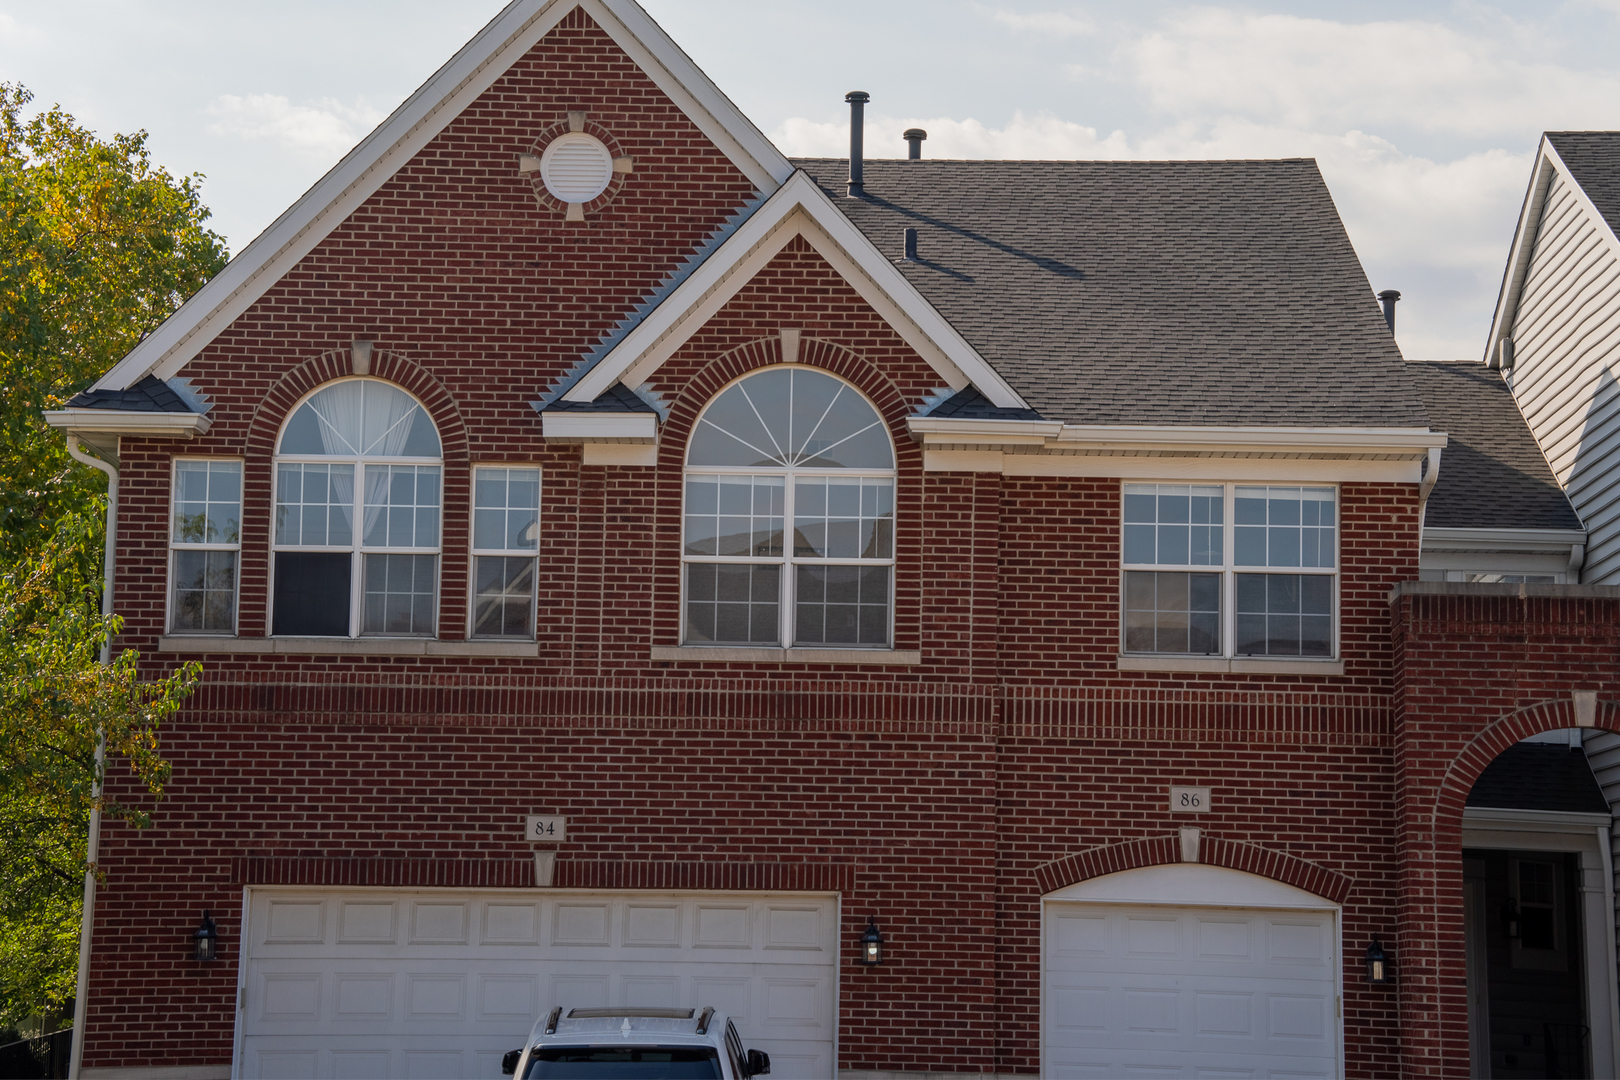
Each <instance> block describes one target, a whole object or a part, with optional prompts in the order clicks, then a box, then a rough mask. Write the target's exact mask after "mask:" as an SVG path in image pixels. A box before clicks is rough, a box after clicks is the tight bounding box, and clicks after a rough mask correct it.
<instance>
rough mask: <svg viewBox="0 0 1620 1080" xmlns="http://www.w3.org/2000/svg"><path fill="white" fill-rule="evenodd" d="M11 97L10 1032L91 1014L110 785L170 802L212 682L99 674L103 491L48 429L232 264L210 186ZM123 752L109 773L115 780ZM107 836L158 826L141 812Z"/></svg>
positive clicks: (4, 726) (1, 748) (3, 924)
mask: <svg viewBox="0 0 1620 1080" xmlns="http://www.w3.org/2000/svg"><path fill="white" fill-rule="evenodd" d="M31 99H32V95H31V94H30V93H29V92H28V91H27V90H26V89H24V88H23V87H21V86H17V85H14V84H9V83H0V1028H3V1027H5V1026H7V1025H8V1024H14V1023H17V1022H19V1021H21V1020H22V1019H23V1018H25V1017H27V1016H29V1015H30V1014H34V1013H36V1012H49V1011H52V1010H57V1009H60V1008H61V1006H62V1005H64V1004H65V1003H66V1002H68V1001H71V1000H72V997H73V990H74V981H75V976H76V971H77V960H78V934H79V914H80V912H79V907H80V898H81V890H82V886H83V881H84V873H85V856H86V837H87V833H88V828H87V827H88V823H89V816H90V810H91V808H92V806H93V805H95V804H96V802H97V794H96V793H97V792H98V790H99V782H100V780H101V778H102V769H103V768H106V769H119V770H123V769H128V770H131V771H132V772H133V775H134V777H135V779H136V781H137V782H138V785H139V790H144V791H145V792H147V793H150V794H151V795H153V796H156V795H160V794H161V793H162V790H163V784H164V782H165V780H166V779H167V777H168V765H167V764H166V763H165V762H164V760H163V758H162V755H161V754H160V752H159V747H158V741H157V729H158V725H159V723H160V721H161V720H162V719H163V718H164V717H165V716H168V715H170V714H171V713H173V712H174V710H175V709H177V708H179V707H180V704H181V703H182V702H183V700H184V699H185V698H186V696H187V695H188V694H189V693H190V692H191V690H192V689H193V687H194V686H195V684H196V682H197V679H198V676H199V671H198V669H197V668H196V667H195V666H191V665H188V666H186V667H183V668H181V669H179V670H177V671H176V672H174V673H173V674H172V675H171V676H170V677H169V678H167V679H159V680H156V681H146V682H143V681H142V680H141V678H140V674H139V672H138V671H137V668H136V664H137V661H138V657H137V655H136V654H135V653H134V652H124V653H122V654H121V655H119V656H118V657H117V659H116V660H115V661H114V662H113V663H112V664H111V665H110V666H104V665H102V664H100V663H99V662H98V660H99V657H100V652H101V648H102V645H103V643H104V642H107V641H109V640H113V639H116V636H117V634H118V632H119V626H120V623H119V620H118V619H117V618H116V617H103V616H102V614H101V600H100V586H101V552H102V529H103V527H104V526H103V515H104V514H105V497H104V495H102V494H100V493H101V492H102V491H103V490H104V484H105V481H104V479H103V477H102V475H101V474H100V473H99V472H96V471H95V470H92V469H89V468H87V467H85V466H83V465H81V464H79V463H78V462H75V461H74V460H73V459H72V458H71V457H69V456H68V454H67V450H66V445H65V440H64V439H63V437H62V436H61V434H60V433H57V432H54V431H52V430H51V429H49V428H48V427H47V426H46V425H45V423H44V420H43V418H42V417H41V415H40V413H41V412H42V411H43V410H45V409H52V408H58V407H60V406H61V405H62V404H64V403H65V402H66V401H67V399H69V398H70V397H72V396H73V395H74V394H76V393H78V392H79V391H81V390H83V389H85V388H86V387H88V386H89V385H90V384H91V383H92V382H93V381H94V380H95V379H97V378H98V377H99V376H100V375H101V374H102V373H103V372H105V371H106V370H107V369H108V368H109V367H111V366H112V364H113V363H115V362H116V361H117V360H118V359H119V358H121V357H122V356H123V355H124V354H126V353H127V352H128V351H129V350H130V349H131V348H133V347H134V346H135V344H136V343H137V342H138V341H140V339H141V338H142V337H143V336H144V335H146V334H148V333H150V332H151V331H152V330H153V329H154V328H155V327H156V326H157V325H158V324H159V323H160V322H162V321H163V319H165V318H167V317H168V315H169V314H171V313H172V312H173V311H174V309H175V308H176V307H178V306H179V305H180V303H181V302H182V301H183V300H184V299H185V298H186V297H187V296H189V295H190V294H191V293H193V292H195V291H196V290H197V289H198V288H199V287H200V286H201V285H202V284H203V283H204V282H206V281H207V280H208V279H209V278H210V277H211V276H213V275H214V274H215V273H217V272H218V271H219V270H220V268H221V267H223V266H224V265H225V261H226V257H227V256H226V251H225V244H224V241H223V240H222V239H221V238H220V237H219V236H218V235H216V234H215V233H213V232H211V231H209V230H208V229H206V228H205V227H204V223H205V222H206V221H207V219H208V216H209V215H208V210H207V208H206V207H205V206H203V204H202V201H201V197H200V192H199V188H198V184H199V182H200V180H201V177H200V176H187V177H180V178H176V177H174V176H171V175H170V174H169V173H168V172H166V171H165V170H163V169H162V168H160V167H157V166H154V165H153V164H152V161H151V158H150V155H149V153H148V151H147V148H146V133H145V132H137V133H136V134H134V135H115V136H113V137H112V138H111V139H107V140H103V139H100V138H98V137H97V136H96V135H95V134H94V133H93V132H90V131H87V130H85V129H84V128H82V127H80V126H79V125H78V124H77V123H76V122H75V121H74V119H73V117H72V116H70V115H68V114H67V113H65V112H63V111H62V109H61V108H60V107H53V108H51V109H48V110H44V111H42V112H40V113H38V114H37V115H34V116H32V117H26V116H25V115H24V109H25V107H26V106H27V105H28V103H29V102H30V100H31ZM98 738H105V740H106V757H105V761H106V765H105V766H103V765H102V764H100V763H98V760H97V756H96V744H97V740H98ZM101 810H102V813H103V815H104V817H108V818H111V819H114V820H123V821H127V822H129V823H130V824H133V825H137V826H140V825H144V824H146V815H145V814H144V813H143V812H142V811H141V810H139V809H138V808H136V807H133V806H126V805H117V804H113V803H105V804H103V805H102V806H101Z"/></svg>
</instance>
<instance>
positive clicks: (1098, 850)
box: [1035, 833, 1355, 904]
mask: <svg viewBox="0 0 1620 1080" xmlns="http://www.w3.org/2000/svg"><path fill="white" fill-rule="evenodd" d="M1180 861H1181V837H1180V836H1178V835H1174V834H1172V835H1169V836H1149V837H1144V838H1143V839H1141V840H1127V841H1125V842H1124V843H1119V844H1108V845H1106V846H1104V847H1094V848H1089V849H1087V850H1085V851H1081V852H1077V853H1075V854H1073V855H1069V856H1066V857H1064V858H1062V859H1057V860H1054V861H1053V862H1049V863H1047V864H1046V865H1045V866H1039V867H1036V868H1035V878H1036V880H1037V881H1038V882H1039V883H1040V887H1041V893H1042V895H1045V894H1046V893H1052V892H1056V891H1057V890H1059V889H1061V888H1064V887H1065V886H1068V885H1074V884H1076V883H1078V882H1081V881H1085V880H1087V879H1089V878H1094V877H1102V876H1103V875H1104V874H1117V873H1119V872H1120V871H1121V870H1135V869H1138V868H1140V867H1143V866H1161V865H1163V864H1165V863H1179V862H1180ZM1198 861H1199V862H1200V863H1202V864H1204V865H1205V866H1222V867H1225V868H1226V869H1228V870H1242V871H1243V872H1244V873H1248V874H1256V875H1258V876H1260V877H1265V878H1270V879H1271V880H1273V881H1280V882H1282V883H1283V884H1285V885H1292V886H1294V887H1295V888H1296V889H1304V890H1305V891H1306V892H1308V893H1311V894H1312V895H1315V896H1320V897H1322V898H1323V899H1324V900H1330V901H1332V902H1333V903H1335V904H1342V903H1344V899H1345V897H1347V896H1349V895H1350V888H1351V886H1352V885H1354V884H1355V882H1354V880H1353V879H1352V878H1350V877H1349V876H1348V875H1345V874H1341V873H1338V872H1337V871H1335V870H1329V869H1327V868H1326V867H1323V866H1318V865H1316V864H1315V863H1312V862H1306V861H1305V860H1304V859H1301V858H1298V857H1297V856H1294V855H1289V854H1286V853H1284V852H1281V851H1275V850H1273V849H1271V848H1263V847H1260V846H1259V845H1258V844H1245V843H1242V842H1241V841H1238V840H1225V839H1222V838H1221V837H1218V836H1210V835H1209V834H1208V833H1205V834H1204V836H1203V838H1202V842H1201V843H1200V844H1199V850H1198Z"/></svg>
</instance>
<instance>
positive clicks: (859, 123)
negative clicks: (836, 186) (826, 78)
mask: <svg viewBox="0 0 1620 1080" xmlns="http://www.w3.org/2000/svg"><path fill="white" fill-rule="evenodd" d="M844 100H845V101H847V102H849V197H850V198H852V199H860V198H864V197H865V195H866V186H865V183H864V181H863V175H864V173H865V169H864V168H863V166H864V165H865V163H866V162H865V157H866V154H865V150H864V148H863V142H864V139H863V136H864V134H865V132H866V112H865V110H866V103H867V102H868V101H871V100H872V95H871V94H868V93H867V92H866V91H865V90H851V91H850V92H849V93H847V94H845V95H844Z"/></svg>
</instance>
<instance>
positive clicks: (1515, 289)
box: [1485, 135, 1620, 368]
mask: <svg viewBox="0 0 1620 1080" xmlns="http://www.w3.org/2000/svg"><path fill="white" fill-rule="evenodd" d="M1554 172H1557V173H1558V174H1559V175H1561V176H1562V177H1563V178H1564V183H1566V184H1568V185H1569V187H1570V190H1571V191H1573V192H1574V194H1575V199H1576V201H1577V202H1578V203H1579V204H1580V206H1581V212H1582V213H1584V214H1585V215H1586V216H1587V218H1588V219H1590V220H1591V222H1592V224H1593V225H1594V226H1595V227H1596V229H1597V231H1598V235H1599V236H1601V237H1602V238H1603V241H1604V243H1606V244H1608V245H1609V250H1610V251H1611V252H1613V253H1614V255H1615V257H1616V258H1620V237H1617V236H1615V233H1614V229H1613V228H1612V227H1611V226H1610V225H1609V222H1608V219H1607V218H1605V217H1604V216H1603V215H1602V214H1601V213H1599V212H1598V208H1597V206H1596V205H1595V204H1593V202H1592V197H1591V196H1590V195H1588V194H1587V193H1586V189H1585V188H1583V187H1581V185H1580V182H1579V181H1577V180H1576V179H1575V175H1574V174H1573V173H1571V172H1570V171H1569V166H1568V165H1565V164H1564V159H1563V158H1561V157H1559V156H1558V151H1557V150H1556V149H1555V148H1554V147H1553V144H1552V140H1550V139H1548V138H1547V136H1546V135H1543V136H1542V137H1541V145H1540V146H1539V147H1537V151H1536V167H1535V169H1534V170H1533V171H1532V172H1531V174H1530V190H1529V191H1528V192H1526V193H1525V197H1524V209H1523V210H1521V211H1520V212H1519V224H1518V227H1517V228H1516V229H1515V230H1514V233H1513V246H1512V248H1510V249H1509V254H1508V263H1507V270H1506V271H1505V272H1504V274H1503V277H1502V293H1501V296H1500V297H1499V298H1498V299H1497V302H1496V314H1495V316H1494V317H1493V318H1492V319H1491V335H1490V337H1489V339H1487V340H1486V342H1485V363H1486V364H1488V365H1489V366H1491V367H1493V368H1494V367H1499V366H1500V365H1501V357H1500V355H1499V352H1500V350H1499V345H1500V343H1501V341H1502V339H1503V338H1505V337H1507V336H1508V329H1509V328H1510V327H1511V326H1512V325H1513V318H1514V316H1515V315H1517V314H1518V311H1519V296H1520V294H1521V293H1522V292H1523V290H1524V281H1525V278H1527V277H1528V276H1529V274H1530V259H1531V256H1533V255H1534V254H1535V249H1536V240H1537V238H1538V237H1539V236H1540V235H1541V211H1542V208H1543V207H1544V205H1545V204H1546V201H1547V189H1548V187H1550V186H1551V184H1552V177H1553V173H1554Z"/></svg>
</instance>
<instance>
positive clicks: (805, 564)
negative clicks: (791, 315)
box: [681, 365, 895, 648]
mask: <svg viewBox="0 0 1620 1080" xmlns="http://www.w3.org/2000/svg"><path fill="white" fill-rule="evenodd" d="M894 481H895V470H894V445H893V443H892V442H891V441H890V439H889V432H888V428H887V427H886V426H885V424H884V423H883V419H882V417H880V416H879V415H878V412H877V410H876V409H875V408H873V407H872V404H871V403H870V402H868V401H867V400H866V398H865V397H863V396H862V395H861V394H860V392H859V391H857V390H856V389H855V388H854V387H853V386H850V385H849V384H848V383H846V382H843V381H842V380H839V379H837V378H834V377H833V376H831V375H828V374H826V373H825V372H821V371H817V370H815V369H813V368H806V367H797V366H790V365H783V366H780V367H773V368H768V369H766V370H764V371H760V372H756V373H754V374H751V375H747V376H744V377H743V378H742V379H739V380H738V381H737V382H734V383H732V384H731V385H730V386H729V387H727V388H726V389H725V390H723V391H721V392H720V393H719V394H718V395H716V396H715V398H714V400H713V401H711V402H710V403H709V404H708V406H707V407H706V408H705V409H704V411H703V413H702V415H701V416H699V418H698V422H697V425H696V427H695V428H694V430H693V432H692V438H691V441H690V443H689V444H688V446H687V459H686V475H685V482H686V490H685V506H684V511H685V519H684V525H683V538H682V539H683V542H682V559H683V563H684V565H683V568H682V569H683V574H682V578H683V580H682V604H681V607H682V640H683V642H684V643H685V644H687V645H750V646H777V647H788V646H807V647H821V648H825V647H835V648H887V647H888V646H889V642H890V639H891V636H892V627H893V621H894V604H893V594H894Z"/></svg>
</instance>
